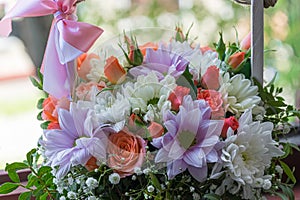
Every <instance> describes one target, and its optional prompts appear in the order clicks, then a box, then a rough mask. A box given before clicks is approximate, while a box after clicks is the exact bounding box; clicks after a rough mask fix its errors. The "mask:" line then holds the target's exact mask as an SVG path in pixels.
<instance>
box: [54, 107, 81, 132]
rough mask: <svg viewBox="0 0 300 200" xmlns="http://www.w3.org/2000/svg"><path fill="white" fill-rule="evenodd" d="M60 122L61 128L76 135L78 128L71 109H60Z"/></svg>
mask: <svg viewBox="0 0 300 200" xmlns="http://www.w3.org/2000/svg"><path fill="white" fill-rule="evenodd" d="M58 122H59V126H60V128H61V129H62V130H64V131H65V132H66V134H68V135H70V136H72V137H74V133H77V130H76V129H75V125H74V120H73V117H72V115H71V113H70V112H69V111H67V110H65V109H59V110H58Z"/></svg>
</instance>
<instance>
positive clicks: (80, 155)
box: [71, 148, 91, 166]
mask: <svg viewBox="0 0 300 200" xmlns="http://www.w3.org/2000/svg"><path fill="white" fill-rule="evenodd" d="M90 158H91V154H89V152H88V150H87V149H80V148H77V150H75V151H74V152H73V156H72V158H71V163H72V164H73V165H74V166H76V165H85V164H86V163H87V161H88V160H89V159H90Z"/></svg>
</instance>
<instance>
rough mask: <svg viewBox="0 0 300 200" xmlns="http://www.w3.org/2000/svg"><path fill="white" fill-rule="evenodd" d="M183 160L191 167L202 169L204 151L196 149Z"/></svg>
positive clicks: (185, 155) (189, 152)
mask: <svg viewBox="0 0 300 200" xmlns="http://www.w3.org/2000/svg"><path fill="white" fill-rule="evenodd" d="M183 160H184V161H185V162H186V164H188V165H190V166H194V167H202V165H203V161H205V154H204V152H203V151H202V149H198V148H197V149H196V148H194V149H191V150H189V151H187V152H186V153H185V154H184V157H183Z"/></svg>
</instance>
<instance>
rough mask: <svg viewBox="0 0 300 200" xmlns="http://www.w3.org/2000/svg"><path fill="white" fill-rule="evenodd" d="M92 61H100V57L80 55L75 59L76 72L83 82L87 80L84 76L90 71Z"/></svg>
mask: <svg viewBox="0 0 300 200" xmlns="http://www.w3.org/2000/svg"><path fill="white" fill-rule="evenodd" d="M92 59H98V60H100V57H99V56H98V55H96V54H94V53H91V54H86V53H85V54H82V55H81V56H79V57H78V58H77V70H78V76H79V77H80V78H82V79H83V80H87V77H86V75H87V74H88V73H89V72H90V71H91V68H92V67H91V60H92Z"/></svg>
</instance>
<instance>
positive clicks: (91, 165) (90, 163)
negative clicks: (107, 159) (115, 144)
mask: <svg viewBox="0 0 300 200" xmlns="http://www.w3.org/2000/svg"><path fill="white" fill-rule="evenodd" d="M98 167H99V166H98V164H97V159H96V158H95V157H94V156H92V157H91V158H90V159H89V160H88V161H87V162H86V164H85V168H86V169H87V170H88V171H89V172H90V171H93V170H94V169H98Z"/></svg>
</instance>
